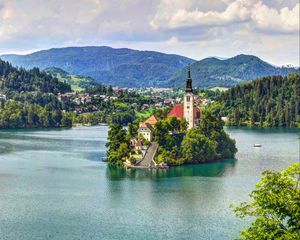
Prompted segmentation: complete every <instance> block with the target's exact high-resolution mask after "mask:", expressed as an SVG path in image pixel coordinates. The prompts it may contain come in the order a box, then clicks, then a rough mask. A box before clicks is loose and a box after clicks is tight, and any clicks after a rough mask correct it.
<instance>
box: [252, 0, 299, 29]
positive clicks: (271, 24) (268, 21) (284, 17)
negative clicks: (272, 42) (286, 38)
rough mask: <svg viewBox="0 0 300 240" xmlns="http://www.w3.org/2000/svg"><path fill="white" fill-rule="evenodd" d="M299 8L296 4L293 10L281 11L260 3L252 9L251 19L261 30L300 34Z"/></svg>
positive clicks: (285, 9) (284, 9)
mask: <svg viewBox="0 0 300 240" xmlns="http://www.w3.org/2000/svg"><path fill="white" fill-rule="evenodd" d="M299 8H300V4H299V3H298V4H296V5H295V7H294V8H293V9H291V10H290V9H288V8H287V7H284V8H282V9H280V10H276V9H274V8H269V7H267V6H266V5H264V4H263V3H262V2H258V3H257V4H255V6H254V7H253V9H252V13H251V18H252V20H253V21H254V23H255V24H256V26H257V27H258V28H260V29H263V30H266V31H275V32H296V33H297V32H299V24H300V23H299Z"/></svg>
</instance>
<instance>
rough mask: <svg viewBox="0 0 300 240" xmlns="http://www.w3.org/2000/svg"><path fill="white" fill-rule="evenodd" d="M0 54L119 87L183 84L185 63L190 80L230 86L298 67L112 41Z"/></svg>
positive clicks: (23, 63) (199, 84) (27, 64)
mask: <svg viewBox="0 0 300 240" xmlns="http://www.w3.org/2000/svg"><path fill="white" fill-rule="evenodd" d="M0 58H2V59H3V60H6V61H9V62H11V63H12V64H13V65H16V66H22V67H24V68H27V69H28V68H32V67H39V68H41V69H45V68H52V67H56V68H60V69H62V70H64V71H66V72H68V73H70V74H72V75H81V76H86V77H92V78H93V79H95V80H96V81H97V82H100V83H103V84H110V85H113V86H121V87H183V86H184V83H185V79H186V68H187V66H188V65H189V64H191V73H192V78H193V85H194V86H197V87H204V88H209V87H215V86H222V87H231V86H234V85H236V84H238V83H241V82H244V81H250V80H254V79H256V78H259V77H263V76H269V75H282V76H286V75H288V74H289V73H291V72H298V73H299V68H297V69H295V68H292V67H276V66H273V65H271V64H269V63H267V62H264V61H263V60H261V59H259V58H258V57H256V56H251V55H243V54H241V55H237V56H235V57H232V58H226V59H221V58H218V57H210V58H205V59H203V60H200V61H195V60H193V59H190V58H187V57H183V56H179V55H174V54H165V53H160V52H154V51H138V50H132V49H127V48H120V49H114V48H111V47H67V48H53V49H49V50H42V51H38V52H35V53H32V54H27V55H15V54H9V55H2V56H0Z"/></svg>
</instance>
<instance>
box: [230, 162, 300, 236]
mask: <svg viewBox="0 0 300 240" xmlns="http://www.w3.org/2000/svg"><path fill="white" fill-rule="evenodd" d="M299 179H300V167H299V163H295V164H293V165H291V166H290V167H289V168H287V169H285V170H283V171H282V172H276V171H265V172H264V173H263V177H262V179H261V181H260V182H259V183H258V184H257V185H256V189H255V190H254V191H252V193H251V194H250V197H251V201H250V202H244V203H241V204H240V205H239V206H237V207H235V208H234V211H235V212H236V214H237V216H238V217H240V218H245V217H251V218H250V219H254V221H253V222H252V223H251V225H250V227H249V228H248V229H246V230H244V231H242V232H241V236H240V239H241V240H250V239H251V240H256V239H257V240H272V239H282V240H294V239H300V183H299Z"/></svg>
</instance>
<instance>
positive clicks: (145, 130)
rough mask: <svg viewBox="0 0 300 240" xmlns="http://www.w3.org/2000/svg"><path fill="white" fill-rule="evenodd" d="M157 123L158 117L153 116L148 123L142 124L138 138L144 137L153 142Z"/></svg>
mask: <svg viewBox="0 0 300 240" xmlns="http://www.w3.org/2000/svg"><path fill="white" fill-rule="evenodd" d="M157 121H158V119H157V117H155V116H154V115H152V116H151V117H149V118H148V119H147V120H146V121H144V122H141V123H140V125H139V129H138V136H142V137H143V138H145V139H146V140H148V141H149V142H151V141H152V138H153V130H154V128H155V124H156V123H157Z"/></svg>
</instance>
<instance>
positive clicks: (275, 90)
mask: <svg viewBox="0 0 300 240" xmlns="http://www.w3.org/2000/svg"><path fill="white" fill-rule="evenodd" d="M221 102H222V107H221V109H222V115H224V116H228V117H229V120H230V123H231V124H232V125H251V126H255V125H257V126H267V127H268V126H288V127H290V126H296V125H297V122H300V78H299V74H296V73H293V74H290V75H289V76H288V77H282V76H272V77H264V78H261V79H257V80H255V81H253V82H249V83H244V84H241V85H237V86H235V87H233V88H231V89H229V90H228V91H226V92H224V93H223V94H222V97H221Z"/></svg>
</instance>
